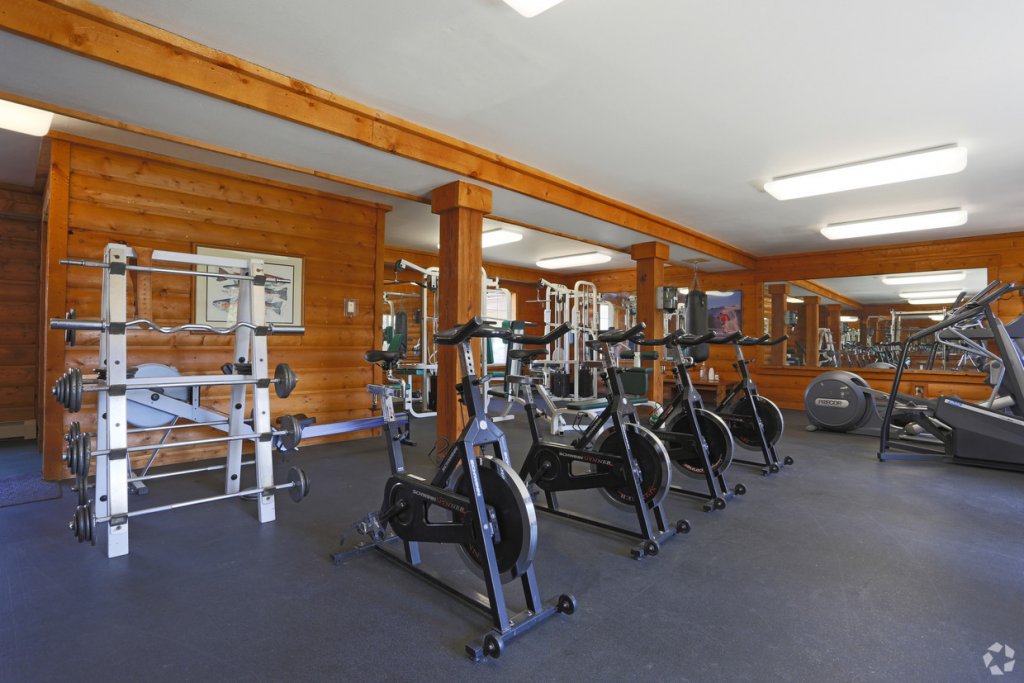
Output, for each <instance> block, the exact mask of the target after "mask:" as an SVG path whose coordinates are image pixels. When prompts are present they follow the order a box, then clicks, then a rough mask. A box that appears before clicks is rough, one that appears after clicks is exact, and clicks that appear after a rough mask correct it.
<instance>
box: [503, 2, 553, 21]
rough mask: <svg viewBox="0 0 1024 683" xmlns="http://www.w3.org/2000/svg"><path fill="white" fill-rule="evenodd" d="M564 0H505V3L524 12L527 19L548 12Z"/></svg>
mask: <svg viewBox="0 0 1024 683" xmlns="http://www.w3.org/2000/svg"><path fill="white" fill-rule="evenodd" d="M560 2H562V0H505V4H506V5H508V6H509V7H511V8H512V9H514V10H515V11H517V12H519V13H520V14H522V15H523V16H524V17H526V18H527V19H530V18H532V17H535V16H537V15H538V14H540V13H541V12H546V11H547V10H549V9H551V8H552V7H554V6H555V5H557V4H558V3H560Z"/></svg>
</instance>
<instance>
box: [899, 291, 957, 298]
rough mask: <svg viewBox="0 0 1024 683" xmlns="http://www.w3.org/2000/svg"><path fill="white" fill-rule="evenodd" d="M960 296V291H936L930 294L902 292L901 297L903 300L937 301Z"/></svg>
mask: <svg viewBox="0 0 1024 683" xmlns="http://www.w3.org/2000/svg"><path fill="white" fill-rule="evenodd" d="M959 294H960V290H959V289H935V290H932V291H930V292H900V297H901V298H903V299H936V298H939V297H947V296H952V297H955V296H957V295H959Z"/></svg>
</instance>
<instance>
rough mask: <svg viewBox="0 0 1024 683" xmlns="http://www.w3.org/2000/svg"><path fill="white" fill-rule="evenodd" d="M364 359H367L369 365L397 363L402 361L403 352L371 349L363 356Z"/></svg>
mask: <svg viewBox="0 0 1024 683" xmlns="http://www.w3.org/2000/svg"><path fill="white" fill-rule="evenodd" d="M363 358H364V359H366V361H367V362H368V363H397V362H398V361H400V360H402V352H401V351H381V350H380V349H371V350H370V351H367V352H366V353H364V354H363Z"/></svg>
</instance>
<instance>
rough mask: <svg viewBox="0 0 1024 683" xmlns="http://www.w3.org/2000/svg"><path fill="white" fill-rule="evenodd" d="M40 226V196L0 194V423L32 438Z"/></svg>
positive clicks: (4, 191)
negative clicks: (0, 316) (0, 294)
mask: <svg viewBox="0 0 1024 683" xmlns="http://www.w3.org/2000/svg"><path fill="white" fill-rule="evenodd" d="M41 223H42V197H41V196H40V195H38V194H33V193H32V192H30V191H22V190H18V189H0V277H2V278H3V282H4V302H5V304H6V305H5V306H4V325H3V328H2V329H0V423H17V422H21V423H25V424H24V425H20V426H18V427H17V429H18V430H19V431H20V433H21V434H31V433H32V431H33V430H34V425H35V421H36V415H37V396H38V391H37V389H38V387H37V386H36V385H37V383H36V372H37V368H38V366H39V324H38V319H39V308H40V304H39V302H40V286H39V264H40V258H41V253H40V243H41V242H40V240H41V234H40V233H41ZM9 426H11V427H13V425H9ZM5 433H6V432H5ZM12 433H13V432H12Z"/></svg>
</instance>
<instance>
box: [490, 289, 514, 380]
mask: <svg viewBox="0 0 1024 683" xmlns="http://www.w3.org/2000/svg"><path fill="white" fill-rule="evenodd" d="M513 304H514V302H513V300H512V293H511V292H509V291H508V290H507V289H489V290H487V308H486V309H485V310H484V318H486V319H487V320H496V321H498V323H503V322H507V321H509V320H513V319H514V318H515V306H514V305H513ZM485 341H486V342H487V343H486V347H487V349H488V353H487V363H488V364H496V365H504V364H505V356H506V352H507V351H508V345H507V344H506V343H505V342H503V341H502V340H500V339H486V340H485Z"/></svg>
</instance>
